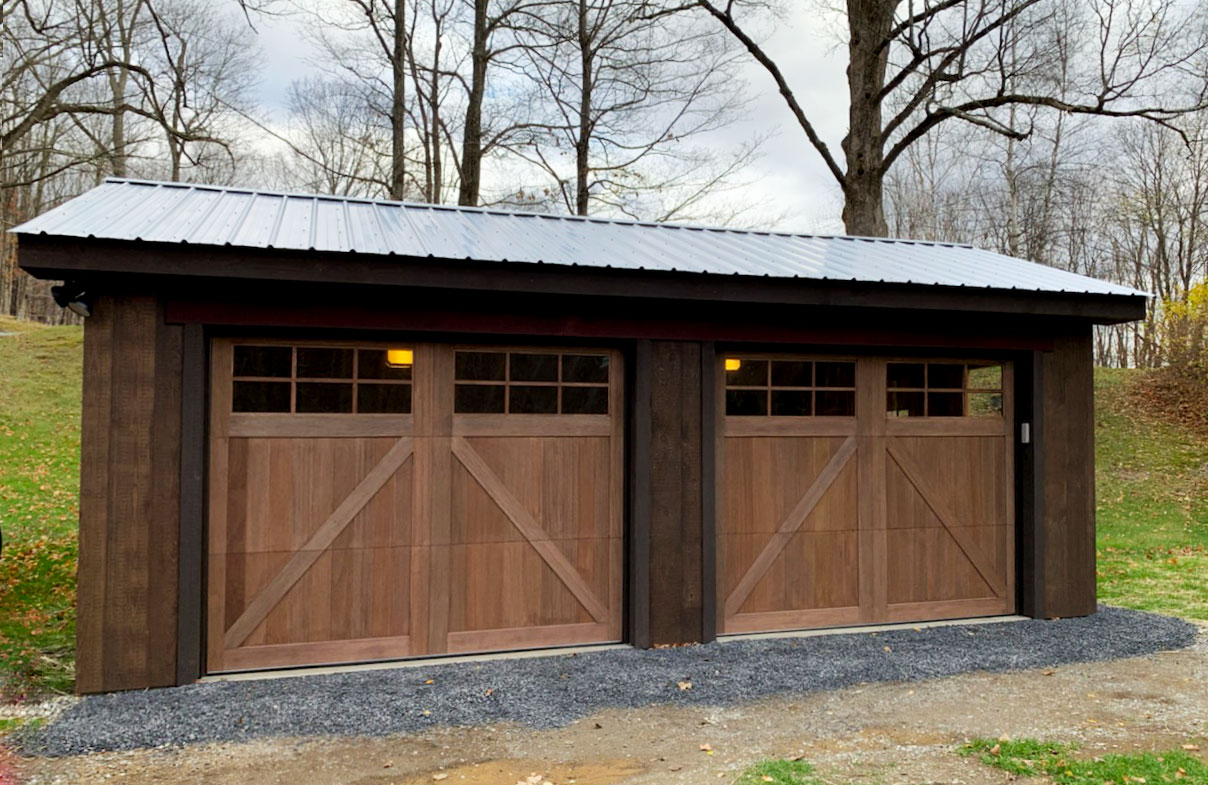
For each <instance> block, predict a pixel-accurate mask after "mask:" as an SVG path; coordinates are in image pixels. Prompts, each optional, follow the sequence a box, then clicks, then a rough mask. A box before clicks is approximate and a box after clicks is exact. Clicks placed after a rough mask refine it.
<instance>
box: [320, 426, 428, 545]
mask: <svg viewBox="0 0 1208 785" xmlns="http://www.w3.org/2000/svg"><path fill="white" fill-rule="evenodd" d="M378 452H379V451H378V450H375V451H374V456H375V460H374V461H373V463H375V464H376V463H377V461H379V460H381V458H382V457H383V456H382V455H380V454H378ZM414 466H415V460H414V458H408V459H407V460H406V462H404V463H403V465H402V467H401V468H400V469H399V470H398V471H397V472H396V473H395V474H394V476H393V477H391V478H390V479H389V480H388V481H387V482H386V484H385V485H383V486H382V489H381V490H380V491H378V492H377V493H376V494H374V495H373V498H371V499H370V500H369V502H368V503H367V504H366V505H365V506H364V507H363V508H362V509H361V511H360V512H359V513H357V514H356V516H354V517H353V519H352V522H351V523H349V524H348V526H347V527H346V528H345V529H344V531H343V532H341V533H340V535H339V536H338V537H336V539H335V542H333V543H332V546H331V547H332V548H333V549H336V550H339V549H343V548H386V547H396V548H397V547H409V546H410V545H411V543H412V531H411V510H412V504H413V499H412V493H411V488H412V485H413V482H414V480H413V474H414Z"/></svg>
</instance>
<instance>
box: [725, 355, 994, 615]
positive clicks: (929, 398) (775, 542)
mask: <svg viewBox="0 0 1208 785" xmlns="http://www.w3.org/2000/svg"><path fill="white" fill-rule="evenodd" d="M720 364H721V359H720V358H719V365H720ZM811 365H812V367H813V375H812V376H811V375H810V374H809V373H807V369H808V367H809V366H811ZM778 366H779V369H780V370H781V373H779V374H778V373H777V369H778ZM841 366H844V367H846V368H847V369H848V370H847V371H845V372H843V373H839V372H838V371H836V369H838V368H840V367H841ZM853 366H854V369H855V370H854V373H853V372H852V371H851V368H852V367H853ZM933 366H935V368H933ZM994 366H1000V367H1001V368H1002V372H1001V375H998V376H996V374H994V373H988V372H987V371H990V370H992V369H993V367H994ZM820 367H825V368H826V369H827V373H826V374H823V375H820V373H819V371H818V369H819V368H820ZM891 367H892V368H893V373H892V374H891V373H890V369H891ZM769 369H770V372H769ZM789 371H791V373H790V372H789ZM933 371H934V373H933ZM718 375H719V377H721V378H723V379H724V380H725V381H724V383H723V385H722V386H724V388H725V389H724V390H719V409H720V410H721V411H722V412H723V413H722V414H721V417H722V420H723V422H722V425H721V427H720V428H719V433H720V434H721V439H720V441H721V444H720V445H719V446H720V450H719V452H720V456H721V460H720V464H719V469H718V476H719V478H720V482H719V489H718V494H719V498H718V511H719V517H720V519H721V520H720V521H719V525H718V531H719V535H718V545H719V547H718V553H719V556H718V559H719V561H718V570H719V575H718V584H719V592H718V603H719V606H720V607H721V608H722V609H723V615H722V620H721V622H722V623H721V629H722V631H724V632H727V633H737V632H752V631H759V630H772V629H792V628H794V627H814V626H827V625H833V624H849V623H856V622H863V623H868V622H879V621H890V620H894V621H902V620H909V619H911V618H917V619H920V620H921V619H932V618H949V617H957V616H961V615H986V614H988V613H1005V612H1009V611H1011V610H1013V607H1014V599H1013V591H1014V573H1013V570H1014V563H1013V562H1014V521H1013V514H1014V513H1013V507H1012V505H1013V493H1014V489H1013V485H1012V483H1013V476H1012V466H1011V462H1012V460H1013V459H1012V453H1011V451H1012V443H1011V435H1012V430H1013V428H1012V423H1011V419H1010V418H1011V411H1012V409H1011V406H1012V404H1011V395H1010V393H1011V386H1012V384H1011V371H1010V364H1009V363H1001V362H996V361H992V360H991V361H986V360H963V359H960V358H957V359H941V360H931V359H927V360H918V359H907V360H886V359H878V358H860V359H855V360H846V359H843V358H838V359H835V358H821V357H800V356H798V357H794V356H790V355H749V356H744V355H739V356H737V357H733V358H732V359H726V360H725V362H724V368H719V374H718ZM823 376H825V378H826V379H827V381H826V382H825V383H824V382H822V381H821V379H822V378H823ZM891 376H892V378H893V381H892V382H891V381H890V379H891ZM778 377H779V379H778ZM853 378H854V380H853ZM811 380H812V381H811ZM987 380H989V381H987ZM823 384H826V385H848V387H837V388H834V389H832V390H828V391H827V394H828V395H830V393H831V392H836V394H839V395H849V396H854V398H855V400H856V401H857V404H858V405H857V406H856V407H855V409H854V410H853V409H851V408H849V409H848V410H847V411H848V412H849V415H850V416H847V417H842V416H828V417H825V418H816V417H812V416H811V414H810V412H811V411H813V412H814V413H815V414H817V413H818V406H819V403H818V401H819V400H820V399H819V397H818V396H819V394H820V388H821V387H822V385H823ZM987 384H989V385H990V386H992V387H993V386H994V385H997V387H994V389H986V388H985V386H986V385H987ZM811 385H813V386H811ZM852 385H854V387H853V386H852ZM954 385H955V386H954ZM979 385H980V386H979ZM916 386H917V389H914V388H915V387H916ZM845 390H846V391H847V392H845ZM778 394H779V395H780V396H781V398H780V403H781V406H780V411H779V415H780V416H771V415H775V414H777V411H776V407H777V395H778ZM808 394H812V395H813V396H814V397H813V398H812V401H813V408H812V409H811V407H810V405H809V404H808V400H807V395H808ZM836 400H837V399H836ZM830 403H833V401H830V400H829V399H828V406H829V404H830ZM849 403H850V401H849ZM790 404H791V406H790ZM786 406H787V407H789V409H791V411H792V413H793V415H794V416H784V414H785V411H786V408H785V407H786ZM853 411H854V414H851V412H853ZM831 414H833V412H831ZM839 459H842V461H840V460H839ZM837 461H838V463H837ZM844 461H845V462H844ZM836 466H839V468H838V470H836ZM828 476H829V479H826V482H825V483H823V486H824V491H823V492H821V493H820V494H819V492H818V489H817V488H816V487H814V488H813V489H812V490H811V487H812V486H817V485H818V484H819V478H828ZM827 483H829V484H827ZM807 504H812V505H813V506H812V508H810V509H809V510H808V514H805V515H803V514H801V508H802V506H803V505H807Z"/></svg>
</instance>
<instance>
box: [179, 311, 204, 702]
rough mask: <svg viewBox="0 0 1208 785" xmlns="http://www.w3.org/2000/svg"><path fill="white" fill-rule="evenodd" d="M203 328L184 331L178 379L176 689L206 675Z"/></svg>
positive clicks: (190, 328) (187, 328)
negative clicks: (178, 492) (178, 485)
mask: <svg viewBox="0 0 1208 785" xmlns="http://www.w3.org/2000/svg"><path fill="white" fill-rule="evenodd" d="M208 354H209V353H208V351H207V347H206V338H205V333H204V330H203V328H202V326H201V325H199V324H188V325H185V326H184V336H183V347H182V362H181V377H180V384H181V387H180V566H179V589H178V591H179V609H178V611H177V620H176V683H177V684H178V685H179V684H192V683H193V682H195V681H197V680H198V679H199V678H201V675H202V652H203V648H202V647H203V645H204V644H203V641H202V607H203V605H204V600H205V597H204V594H205V581H204V579H203V577H202V576H203V575H204V572H203V568H204V558H205V556H204V554H205V497H206V487H205V466H206V400H207V395H206V391H207V389H208V385H207V384H206V378H207V374H206V367H207V363H208V362H209V359H208Z"/></svg>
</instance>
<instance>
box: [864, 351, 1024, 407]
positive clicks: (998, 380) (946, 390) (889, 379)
mask: <svg viewBox="0 0 1208 785" xmlns="http://www.w3.org/2000/svg"><path fill="white" fill-rule="evenodd" d="M885 372H886V403H885V411H886V414H887V415H888V416H890V417H1002V365H1001V364H999V363H953V362H926V363H924V362H896V363H894V362H891V363H888V364H886V371H885Z"/></svg>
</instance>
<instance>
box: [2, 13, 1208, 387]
mask: <svg viewBox="0 0 1208 785" xmlns="http://www.w3.org/2000/svg"><path fill="white" fill-rule="evenodd" d="M0 14H2V16H0V22H2V25H0V58H2V63H3V67H2V75H0V197H2V198H0V221H2V224H3V228H4V229H5V230H7V229H8V228H10V227H12V226H15V225H16V224H18V223H21V222H22V221H24V220H27V219H28V218H30V217H32V216H34V215H36V214H38V213H40V212H42V211H44V210H46V209H49V208H50V207H53V206H54V205H56V204H58V203H60V202H61V201H63V200H65V199H67V198H70V197H72V196H75V195H77V194H80V193H82V192H83V191H85V190H87V189H88V188H90V187H92V186H93V185H95V184H97V183H99V182H100V181H101V180H102V179H103V178H105V177H106V176H110V175H116V176H129V177H139V178H152V179H164V180H182V181H193V182H209V183H216V184H229V185H240V186H249V187H266V188H276V189H289V190H302V191H310V192H320V193H332V194H342V195H352V196H369V197H388V198H394V199H406V200H410V201H419V202H433V203H457V204H462V205H493V206H503V207H509V208H517V209H526V210H535V211H544V212H558V213H571V214H579V215H589V214H590V215H603V216H613V217H628V218H638V219H642V220H649V221H681V222H695V223H711V224H722V225H730V226H738V227H742V226H752V225H755V226H757V228H769V227H768V226H767V225H760V224H759V222H760V220H761V217H760V216H766V215H767V211H766V210H765V211H758V210H755V209H754V208H755V207H757V206H759V205H758V204H757V203H756V201H757V200H756V201H753V200H751V199H750V198H749V194H750V193H752V192H753V190H754V191H755V192H757V190H758V182H755V181H754V175H753V172H754V171H755V170H754V168H753V167H752V162H754V161H755V160H756V159H757V158H758V157H759V156H760V155H761V154H762V146H763V144H764V142H765V141H766V137H764V136H759V135H755V136H751V137H749V138H742V137H741V134H739V133H732V134H729V135H725V136H723V137H722V138H731V139H733V138H739V139H741V141H739V142H737V143H732V144H728V145H726V146H724V147H723V146H720V145H719V144H718V143H717V139H718V138H719V137H718V133H717V132H719V131H725V130H727V129H731V128H733V127H736V124H738V123H739V121H740V120H741V119H742V118H743V117H744V114H745V113H746V112H748V111H749V107H750V96H751V94H752V91H755V90H766V91H771V90H776V91H778V92H779V94H780V95H781V96H783V97H784V99H785V104H786V114H785V116H784V117H783V118H769V121H768V123H767V125H768V126H772V125H775V124H778V123H779V122H780V121H781V120H785V121H786V122H788V123H792V122H795V123H796V124H797V125H798V126H799V127H800V130H801V131H802V132H803V133H804V136H803V138H802V145H801V149H802V153H801V154H802V155H803V156H805V155H813V154H817V155H820V156H821V157H822V160H823V161H824V162H825V163H826V166H827V168H828V170H829V171H830V172H831V173H832V174H833V175H834V177H835V182H836V183H837V184H838V186H839V189H838V190H839V192H840V193H841V197H842V203H843V218H844V223H845V225H846V227H847V230H848V231H849V232H850V233H855V234H870V235H886V234H887V235H890V236H900V237H912V238H916V239H927V240H943V241H950V242H967V243H972V244H975V245H978V246H981V247H985V248H990V249H993V250H997V251H1001V252H1003V253H1007V254H1010V255H1013V256H1020V257H1023V258H1027V259H1031V260H1034V261H1038V262H1041V263H1044V264H1050V265H1053V266H1056V267H1060V268H1063V269H1067V270H1072V271H1075V272H1080V273H1084V274H1088V275H1093V276H1096V277H1099V278H1104V279H1107V280H1112V281H1116V282H1119V283H1124V284H1128V285H1131V286H1135V287H1137V288H1139V289H1144V290H1146V291H1149V292H1152V293H1153V294H1155V295H1156V297H1155V298H1154V300H1153V302H1152V305H1151V311H1150V316H1149V318H1148V319H1147V320H1146V321H1145V322H1143V323H1139V324H1136V325H1125V326H1120V327H1113V328H1104V329H1102V330H1101V331H1100V333H1099V335H1098V339H1097V342H1096V354H1097V357H1096V359H1097V360H1098V361H1099V362H1100V363H1103V364H1119V365H1125V364H1127V365H1139V366H1159V365H1162V364H1163V363H1165V362H1167V361H1168V360H1169V357H1168V355H1169V350H1168V349H1166V348H1164V340H1163V332H1164V330H1167V331H1168V330H1169V329H1170V328H1169V326H1168V324H1167V322H1168V320H1167V319H1166V314H1167V313H1170V312H1175V311H1178V309H1179V307H1182V308H1183V311H1181V312H1186V307H1185V304H1186V303H1187V301H1188V297H1189V293H1191V292H1192V290H1193V288H1194V287H1195V286H1196V284H1197V283H1199V282H1201V281H1203V280H1204V278H1205V275H1206V273H1208V238H1206V237H1205V231H1204V229H1205V219H1206V218H1208V212H1206V210H1208V149H1206V148H1205V145H1206V144H1208V139H1206V138H1205V131H1206V130H1208V114H1206V112H1208V109H1206V107H1208V100H1206V96H1208V25H1206V18H1205V16H1206V15H1205V11H1204V9H1202V8H1200V7H1199V4H1197V3H1194V2H1190V0H844V2H841V3H839V4H837V5H835V6H833V7H831V6H828V5H825V4H823V3H822V2H817V3H815V2H812V1H811V2H808V3H803V2H790V1H789V0H783V1H782V2H778V1H777V0H731V2H728V3H718V2H712V0H681V1H680V2H665V1H664V0H243V1H242V2H241V1H240V0H212V2H206V1H205V0H0ZM802 14H812V15H816V16H817V17H818V18H826V19H829V20H830V21H831V22H833V27H834V29H835V30H836V31H837V33H836V36H837V40H836V41H835V44H836V45H837V46H838V47H840V48H841V50H842V51H843V52H844V53H845V54H846V58H847V63H848V70H847V79H848V88H849V96H850V102H849V108H848V118H847V119H848V123H847V129H848V130H847V133H846V135H845V136H844V138H843V139H842V140H841V142H840V144H839V145H838V147H837V151H836V152H835V153H834V154H832V146H831V145H830V144H828V140H826V139H824V138H822V136H821V135H820V134H819V133H818V132H817V131H816V130H815V129H816V127H817V118H815V117H813V116H812V113H813V112H814V111H815V110H816V108H814V107H808V106H804V107H803V102H799V101H798V100H797V98H796V96H795V94H794V87H795V86H797V87H801V86H803V85H808V83H809V80H810V78H811V77H810V75H808V74H793V73H786V72H783V71H782V70H781V69H780V68H779V67H778V65H777V63H776V62H775V61H774V59H773V58H772V57H770V56H769V55H768V54H767V52H766V51H765V50H764V48H763V43H764V42H765V41H766V40H767V39H768V38H769V37H770V35H771V34H772V33H773V32H774V31H775V29H776V28H777V26H778V25H781V24H784V23H786V20H787V21H792V20H799V19H800V18H802V17H801V16H800V15H802ZM278 15H290V16H291V17H293V19H294V20H301V21H302V22H303V24H302V29H304V30H306V31H307V33H306V34H307V36H308V37H309V39H310V40H309V41H307V46H308V47H309V48H310V49H311V50H312V51H313V52H314V53H315V54H314V58H315V60H316V65H317V66H318V67H317V69H316V70H315V71H314V73H313V74H312V75H310V76H307V77H305V78H304V79H300V80H298V81H296V82H295V83H294V84H293V85H292V86H291V88H290V90H289V95H288V112H287V114H286V116H285V117H284V119H282V118H280V117H276V116H272V115H271V113H269V112H268V111H266V110H265V109H264V108H263V107H260V106H258V105H257V98H256V87H257V81H258V78H259V72H260V69H261V53H260V51H259V49H258V46H259V44H258V40H259V39H258V36H257V25H264V24H269V23H271V21H272V19H273V17H275V16H278ZM752 63H754V64H756V65H757V66H758V67H757V68H756V75H757V76H758V77H759V79H751V80H750V81H751V83H750V84H748V82H747V80H746V79H744V75H749V74H750V72H751V64H752ZM786 133H790V131H786ZM793 219H794V217H793V216H791V215H787V216H784V217H783V219H782V220H781V221H780V222H779V223H780V224H781V225H785V226H792V225H793V224H794V220H793ZM762 220H763V221H764V223H765V224H766V223H767V221H768V219H766V217H763V218H762ZM15 258H16V257H15V248H14V239H13V238H12V236H10V235H8V234H6V233H5V234H0V312H4V313H8V314H11V315H15V316H19V317H23V318H31V319H38V320H42V321H56V322H57V321H64V320H69V319H70V318H72V317H71V315H70V314H69V313H67V312H65V311H63V310H61V309H59V308H57V307H55V306H54V304H53V303H52V302H51V301H50V298H49V294H48V286H47V285H45V284H43V283H40V282H36V281H33V280H32V279H30V278H29V277H28V276H26V275H25V274H23V273H21V272H20V271H19V270H18V269H17V268H16V262H15ZM1180 304H1182V305H1180Z"/></svg>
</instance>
